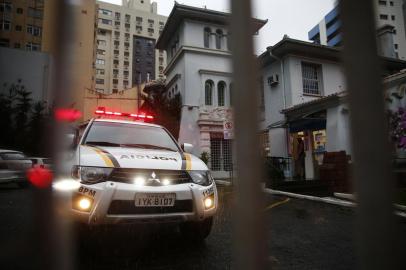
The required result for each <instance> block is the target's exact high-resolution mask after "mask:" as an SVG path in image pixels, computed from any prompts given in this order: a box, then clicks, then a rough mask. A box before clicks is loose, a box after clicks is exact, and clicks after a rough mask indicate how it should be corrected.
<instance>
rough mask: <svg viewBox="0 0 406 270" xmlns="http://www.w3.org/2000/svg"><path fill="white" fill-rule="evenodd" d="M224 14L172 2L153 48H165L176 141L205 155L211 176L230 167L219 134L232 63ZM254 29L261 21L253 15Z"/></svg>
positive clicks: (228, 114) (228, 143) (226, 144)
mask: <svg viewBox="0 0 406 270" xmlns="http://www.w3.org/2000/svg"><path fill="white" fill-rule="evenodd" d="M228 20H229V14H228V13H224V12H218V11H213V10H208V9H202V8H195V7H190V6H185V5H180V4H178V3H175V6H174V8H173V10H172V12H171V14H170V15H169V17H168V20H167V23H166V25H165V28H164V30H163V32H162V34H161V36H160V38H159V39H158V41H157V45H156V47H157V49H160V50H166V52H167V67H166V69H165V70H164V74H165V76H166V78H167V84H166V92H165V94H166V95H167V97H168V98H172V97H174V96H175V95H177V94H180V96H181V100H182V114H181V121H180V122H181V124H180V132H179V142H180V143H184V142H187V143H192V144H193V145H194V146H195V148H194V154H195V155H197V156H200V155H201V154H202V153H203V152H206V153H207V154H208V155H209V167H210V168H211V170H212V172H213V175H214V176H215V177H217V178H228V177H230V174H231V172H232V169H233V161H232V156H233V155H232V140H230V139H229V138H225V137H224V123H225V122H227V121H230V120H232V119H231V118H232V111H231V106H232V102H231V96H232V94H233V91H232V67H231V52H230V50H229V48H230V42H229V41H230V32H229V30H228V27H227V22H228ZM253 22H254V25H255V29H254V32H257V31H258V30H259V29H261V28H262V26H264V25H265V23H266V21H262V20H257V19H254V20H253Z"/></svg>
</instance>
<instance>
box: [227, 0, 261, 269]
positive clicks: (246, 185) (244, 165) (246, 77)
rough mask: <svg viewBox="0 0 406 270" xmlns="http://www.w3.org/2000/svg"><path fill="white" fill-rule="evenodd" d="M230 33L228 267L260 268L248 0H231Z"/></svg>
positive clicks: (254, 88) (254, 85)
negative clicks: (232, 168) (232, 193)
mask: <svg viewBox="0 0 406 270" xmlns="http://www.w3.org/2000/svg"><path fill="white" fill-rule="evenodd" d="M231 8H232V15H231V33H232V38H231V39H232V53H233V74H234V85H235V87H234V88H233V91H234V92H235V95H234V97H235V99H234V101H233V102H234V108H235V111H234V119H235V130H236V160H237V166H236V168H237V173H236V176H237V177H236V178H235V182H234V183H235V190H236V201H235V208H234V212H233V213H234V227H235V228H234V238H233V239H234V252H235V253H234V256H235V257H234V263H235V265H233V266H232V269H244V270H245V269H262V268H263V259H264V252H263V251H264V249H263V247H264V235H265V234H264V231H263V229H262V226H263V223H262V215H261V210H260V207H261V202H262V196H263V194H262V193H261V190H260V181H261V180H262V177H261V169H260V164H261V161H260V156H259V154H260V153H259V140H258V137H257V134H258V132H257V131H258V123H259V121H258V119H259V117H258V91H257V89H258V88H259V87H258V85H257V83H258V80H257V77H258V76H257V75H258V70H257V69H256V68H255V67H256V61H255V58H254V51H253V41H252V34H253V28H252V27H251V26H252V21H251V20H252V19H251V18H252V17H251V1H250V0H232V2H231Z"/></svg>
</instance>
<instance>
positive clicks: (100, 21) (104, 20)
mask: <svg viewBox="0 0 406 270" xmlns="http://www.w3.org/2000/svg"><path fill="white" fill-rule="evenodd" d="M99 23H101V24H107V25H112V21H111V20H107V19H99Z"/></svg>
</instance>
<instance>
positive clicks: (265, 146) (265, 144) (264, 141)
mask: <svg viewBox="0 0 406 270" xmlns="http://www.w3.org/2000/svg"><path fill="white" fill-rule="evenodd" d="M259 145H260V147H261V154H262V156H263V157H266V156H268V155H269V152H270V144H269V134H268V130H265V131H262V132H261V133H259Z"/></svg>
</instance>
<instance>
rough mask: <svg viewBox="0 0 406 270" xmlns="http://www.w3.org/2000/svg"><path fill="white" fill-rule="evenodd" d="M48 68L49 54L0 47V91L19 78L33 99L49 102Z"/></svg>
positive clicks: (2, 91) (49, 67)
mask: <svg viewBox="0 0 406 270" xmlns="http://www.w3.org/2000/svg"><path fill="white" fill-rule="evenodd" d="M50 69H51V64H50V56H49V54H47V53H42V52H31V51H25V50H18V49H9V48H3V47H0V87H1V88H0V91H1V93H4V91H6V90H7V89H8V86H10V85H11V84H13V83H17V80H19V79H21V80H22V82H21V84H22V85H24V86H25V87H26V89H27V90H28V91H30V92H32V95H31V97H32V99H33V100H34V101H41V100H42V101H46V102H47V103H48V104H50V101H51V96H50V85H49V79H50ZM5 84H6V87H4V85H5Z"/></svg>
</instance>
